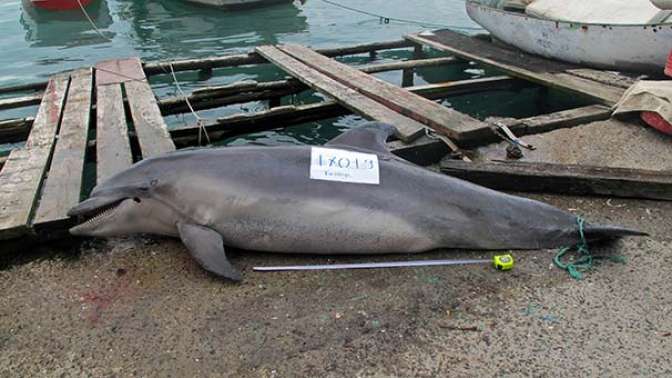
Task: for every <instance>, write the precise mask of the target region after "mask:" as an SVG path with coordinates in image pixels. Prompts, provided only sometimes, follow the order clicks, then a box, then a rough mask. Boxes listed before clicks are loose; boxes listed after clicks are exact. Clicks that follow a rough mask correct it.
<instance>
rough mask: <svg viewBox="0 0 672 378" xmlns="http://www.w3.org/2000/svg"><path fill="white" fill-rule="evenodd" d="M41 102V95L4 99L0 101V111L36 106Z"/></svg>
mask: <svg viewBox="0 0 672 378" xmlns="http://www.w3.org/2000/svg"><path fill="white" fill-rule="evenodd" d="M41 101H42V93H38V94H34V95H30V96H23V97H14V98H5V99H2V100H0V110H4V109H14V108H22V107H24V106H31V105H37V104H39V103H40V102H41Z"/></svg>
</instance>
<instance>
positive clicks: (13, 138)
mask: <svg viewBox="0 0 672 378" xmlns="http://www.w3.org/2000/svg"><path fill="white" fill-rule="evenodd" d="M34 121H35V119H34V118H32V117H27V118H15V119H7V120H3V121H0V143H14V142H20V141H23V140H26V139H27V138H28V135H29V134H30V128H31V127H32V125H33V122H34Z"/></svg>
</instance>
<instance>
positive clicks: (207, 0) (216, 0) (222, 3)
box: [186, 0, 294, 10]
mask: <svg viewBox="0 0 672 378" xmlns="http://www.w3.org/2000/svg"><path fill="white" fill-rule="evenodd" d="M186 1H187V2H189V3H194V4H203V5H210V6H215V7H219V8H222V9H227V10H237V9H246V8H258V7H264V6H267V5H273V4H279V3H291V2H293V1H294V0H186Z"/></svg>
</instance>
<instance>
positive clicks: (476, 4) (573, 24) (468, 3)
mask: <svg viewBox="0 0 672 378" xmlns="http://www.w3.org/2000/svg"><path fill="white" fill-rule="evenodd" d="M465 4H466V7H467V8H468V7H469V6H472V7H480V8H485V9H488V10H491V11H494V12H500V13H504V14H507V15H511V16H516V17H523V18H529V19H532V20H536V21H546V22H552V23H556V24H567V25H569V26H570V27H576V26H599V27H603V28H604V27H608V28H644V29H647V28H651V29H655V28H664V27H667V26H669V27H670V28H672V22H662V23H657V24H609V23H597V22H581V21H563V20H551V19H547V18H540V17H535V16H531V15H529V14H527V13H519V12H512V11H507V10H504V9H499V8H494V7H491V6H488V5H485V4H482V3H480V2H479V1H478V0H467V1H466V3H465Z"/></svg>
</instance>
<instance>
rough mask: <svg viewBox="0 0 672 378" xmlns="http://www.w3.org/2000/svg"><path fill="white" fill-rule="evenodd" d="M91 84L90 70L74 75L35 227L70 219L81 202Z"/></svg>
mask: <svg viewBox="0 0 672 378" xmlns="http://www.w3.org/2000/svg"><path fill="white" fill-rule="evenodd" d="M92 85H93V75H92V71H91V69H90V68H89V69H83V70H80V71H76V72H73V74H72V76H71V81H70V89H68V96H67V97H66V100H65V108H64V110H63V119H62V121H61V127H60V130H59V132H58V140H57V141H56V146H55V148H54V153H53V156H52V158H51V164H50V168H49V173H48V175H47V177H46V180H45V182H44V185H43V189H42V196H41V199H40V201H39V205H38V207H37V211H36V213H35V217H34V219H33V221H32V223H33V224H34V225H42V224H45V223H52V222H62V221H64V220H67V219H68V215H67V212H68V210H69V209H70V208H71V207H73V206H75V205H76V204H77V203H79V201H80V200H81V192H82V180H83V177H84V159H85V155H86V142H87V138H88V133H89V121H90V115H91V96H92V91H93V88H92Z"/></svg>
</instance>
